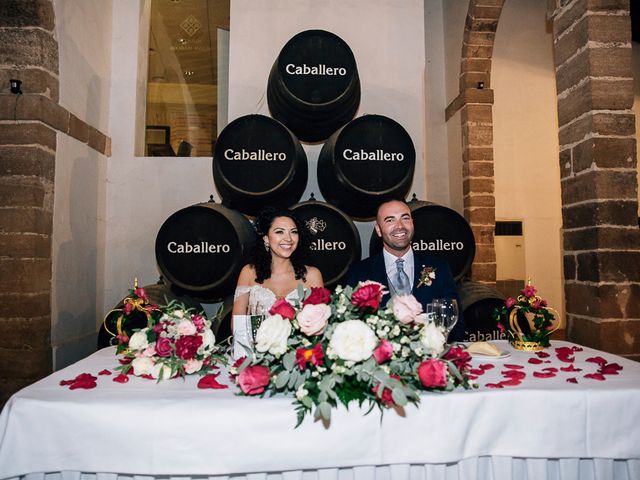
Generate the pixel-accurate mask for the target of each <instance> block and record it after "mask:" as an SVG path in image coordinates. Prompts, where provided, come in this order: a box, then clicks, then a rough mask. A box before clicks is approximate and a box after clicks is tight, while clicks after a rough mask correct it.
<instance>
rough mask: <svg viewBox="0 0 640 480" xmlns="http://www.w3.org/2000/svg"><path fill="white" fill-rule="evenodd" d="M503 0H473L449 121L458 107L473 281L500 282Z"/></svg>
mask: <svg viewBox="0 0 640 480" xmlns="http://www.w3.org/2000/svg"><path fill="white" fill-rule="evenodd" d="M504 1H505V0H470V2H469V9H468V11H467V17H466V21H465V27H464V36H463V41H462V55H461V60H460V80H459V94H458V96H457V97H456V99H455V100H454V101H453V102H451V104H450V105H449V106H448V107H447V109H446V115H445V118H446V120H449V119H450V118H451V117H452V116H453V115H454V114H455V113H456V112H458V111H460V121H461V124H462V181H463V195H464V197H463V205H464V216H465V218H466V219H467V221H468V222H469V224H470V225H471V228H472V230H473V233H474V235H475V237H476V257H475V260H474V262H473V266H472V267H471V276H472V278H473V279H474V280H477V281H479V282H483V283H495V281H496V253H495V242H494V229H495V219H496V215H495V205H496V202H495V195H494V169H493V90H492V89H491V58H492V55H493V45H494V42H495V35H496V30H497V28H498V21H499V19H500V14H501V13H502V7H503V5H504Z"/></svg>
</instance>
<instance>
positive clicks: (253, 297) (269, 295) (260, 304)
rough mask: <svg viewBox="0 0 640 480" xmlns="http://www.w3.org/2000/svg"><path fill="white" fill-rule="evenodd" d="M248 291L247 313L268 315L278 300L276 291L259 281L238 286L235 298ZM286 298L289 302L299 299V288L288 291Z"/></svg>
mask: <svg viewBox="0 0 640 480" xmlns="http://www.w3.org/2000/svg"><path fill="white" fill-rule="evenodd" d="M247 293H249V307H248V311H247V315H266V314H267V313H268V312H269V309H270V308H271V306H272V305H273V304H274V303H276V300H278V296H277V295H276V294H275V293H273V292H272V291H271V290H269V289H268V288H267V287H263V286H262V285H260V284H258V283H257V284H255V285H252V286H250V287H248V286H243V285H240V286H238V287H236V292H235V294H234V295H233V299H234V300H235V299H237V298H238V297H240V296H242V295H245V294H247ZM284 299H285V300H287V301H288V302H291V301H293V300H299V298H298V289H297V288H296V289H295V290H292V291H290V292H289V293H287V295H286V296H285V297H284Z"/></svg>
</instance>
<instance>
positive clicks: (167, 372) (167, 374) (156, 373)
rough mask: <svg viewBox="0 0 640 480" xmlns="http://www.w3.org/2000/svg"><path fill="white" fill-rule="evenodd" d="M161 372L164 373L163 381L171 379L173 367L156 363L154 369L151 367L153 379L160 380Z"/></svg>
mask: <svg viewBox="0 0 640 480" xmlns="http://www.w3.org/2000/svg"><path fill="white" fill-rule="evenodd" d="M160 372H162V379H163V380H167V379H169V378H171V367H170V366H168V365H164V364H162V363H156V364H155V365H154V366H153V367H151V371H150V372H149V374H150V375H151V376H152V377H153V378H156V379H157V378H160Z"/></svg>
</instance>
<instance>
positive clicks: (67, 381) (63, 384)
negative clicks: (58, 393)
mask: <svg viewBox="0 0 640 480" xmlns="http://www.w3.org/2000/svg"><path fill="white" fill-rule="evenodd" d="M75 381H76V379H75V378H74V379H72V380H60V386H61V387H66V386H67V385H73V382H75Z"/></svg>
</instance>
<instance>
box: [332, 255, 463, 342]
mask: <svg viewBox="0 0 640 480" xmlns="http://www.w3.org/2000/svg"><path fill="white" fill-rule="evenodd" d="M424 267H433V268H435V273H436V278H435V279H434V280H433V283H432V284H431V285H430V286H426V285H422V286H420V287H418V282H420V272H421V271H422V269H423V268H424ZM365 280H373V281H375V282H379V283H381V284H383V285H385V286H386V287H387V290H388V289H389V280H388V278H387V269H386V268H385V265H384V255H383V253H382V252H380V253H378V254H376V255H373V256H371V257H369V258H365V259H364V260H361V261H360V262H356V263H354V264H353V265H351V268H349V271H348V272H347V275H346V277H345V280H344V283H345V284H346V285H351V286H352V287H355V286H356V285H357V284H358V282H360V281H365ZM411 294H412V295H413V296H414V297H415V298H416V300H418V301H419V302H420V303H421V304H422V307H423V308H425V306H426V304H427V303H431V301H432V300H433V299H434V298H455V299H456V300H457V301H458V310H459V317H458V323H456V326H455V327H454V328H453V330H452V331H451V334H450V335H449V341H462V340H464V318H463V315H462V305H461V304H460V297H459V296H458V290H457V289H456V284H455V281H454V280H453V276H452V275H451V270H450V269H449V264H448V263H447V262H445V261H443V260H440V259H438V258H435V257H432V256H427V255H418V253H417V252H416V251H414V252H413V290H412V291H411ZM387 301H389V294H386V295H385V296H384V297H383V298H382V304H383V305H384V304H386V302H387Z"/></svg>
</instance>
